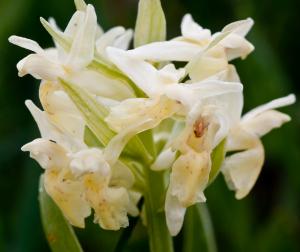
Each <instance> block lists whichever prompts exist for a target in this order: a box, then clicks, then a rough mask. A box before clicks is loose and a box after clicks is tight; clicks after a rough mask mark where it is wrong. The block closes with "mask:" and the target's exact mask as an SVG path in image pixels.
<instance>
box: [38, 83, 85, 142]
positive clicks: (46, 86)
mask: <svg viewBox="0 0 300 252" xmlns="http://www.w3.org/2000/svg"><path fill="white" fill-rule="evenodd" d="M39 93H40V101H41V103H42V105H43V108H44V110H45V111H46V112H47V117H48V119H49V120H50V121H51V122H52V123H53V124H55V125H56V126H57V127H58V128H59V129H60V130H61V131H62V132H67V133H68V134H69V135H71V136H72V137H73V138H76V139H79V140H82V139H83V137H84V127H85V122H84V119H83V118H82V116H81V114H80V112H79V111H78V109H77V108H76V106H75V105H74V103H73V102H72V101H71V99H70V98H69V97H68V95H67V94H66V93H65V92H64V91H63V90H61V87H60V86H59V85H58V84H57V83H53V82H43V83H42V84H41V85H40V90H39Z"/></svg>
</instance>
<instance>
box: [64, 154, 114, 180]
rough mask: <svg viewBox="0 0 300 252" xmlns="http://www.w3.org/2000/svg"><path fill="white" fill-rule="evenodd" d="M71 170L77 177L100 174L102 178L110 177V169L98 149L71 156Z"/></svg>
mask: <svg viewBox="0 0 300 252" xmlns="http://www.w3.org/2000/svg"><path fill="white" fill-rule="evenodd" d="M69 157H70V159H71V163H70V169H71V170H72V172H73V173H74V175H76V176H81V175H83V174H86V173H96V172H99V173H100V174H101V176H104V177H107V176H110V167H109V165H108V164H107V163H106V161H105V160H104V158H103V153H102V151H101V150H99V149H97V148H89V149H86V150H81V151H79V152H76V153H73V154H69Z"/></svg>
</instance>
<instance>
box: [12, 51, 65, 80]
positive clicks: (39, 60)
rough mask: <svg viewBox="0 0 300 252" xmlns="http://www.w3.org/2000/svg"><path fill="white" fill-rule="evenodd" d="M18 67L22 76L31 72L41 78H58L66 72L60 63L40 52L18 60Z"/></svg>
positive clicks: (35, 76)
mask: <svg viewBox="0 0 300 252" xmlns="http://www.w3.org/2000/svg"><path fill="white" fill-rule="evenodd" d="M17 69H18V71H19V76H20V77H23V76H25V75H26V74H30V75H32V76H33V77H34V78H36V79H39V80H40V79H43V80H56V79H57V77H58V76H63V74H64V69H63V68H62V67H61V65H60V64H58V63H57V62H55V61H52V60H50V59H49V58H47V57H46V56H45V55H40V54H30V55H28V56H27V57H25V58H24V59H22V60H21V61H19V62H18V64H17Z"/></svg>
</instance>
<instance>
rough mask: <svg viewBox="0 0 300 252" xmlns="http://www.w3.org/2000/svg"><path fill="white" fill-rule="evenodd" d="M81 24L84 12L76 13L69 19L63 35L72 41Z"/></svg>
mask: <svg viewBox="0 0 300 252" xmlns="http://www.w3.org/2000/svg"><path fill="white" fill-rule="evenodd" d="M82 22H84V12H83V11H76V12H75V13H74V14H73V16H72V18H71V19H70V21H69V23H68V25H67V27H66V29H65V31H64V34H65V35H67V36H68V37H69V38H70V39H71V40H73V39H74V37H75V35H76V32H77V31H78V29H79V27H80V24H81V23H82Z"/></svg>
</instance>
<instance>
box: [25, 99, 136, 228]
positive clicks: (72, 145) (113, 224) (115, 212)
mask: <svg viewBox="0 0 300 252" xmlns="http://www.w3.org/2000/svg"><path fill="white" fill-rule="evenodd" d="M55 95H57V94H56V93H52V96H54V97H51V98H52V99H49V100H48V101H52V102H53V101H56V99H55V98H60V99H61V98H62V97H63V98H66V97H64V95H63V96H62V97H59V94H58V97H55ZM63 101H64V99H61V100H60V102H62V103H63ZM26 105H27V107H28V108H29V110H30V112H31V113H32V115H33V117H34V119H35V120H36V122H37V124H38V127H39V129H40V132H41V137H42V138H40V139H36V140H34V141H32V142H31V143H28V144H26V145H24V146H23V147H22V150H23V151H29V152H30V156H31V157H32V158H34V159H35V160H36V161H37V162H38V163H39V164H40V166H41V167H43V168H44V169H45V174H44V184H45V189H46V191H47V192H48V194H49V195H50V196H51V197H52V198H53V200H54V201H55V202H56V204H57V205H58V206H59V207H60V209H61V210H62V212H63V213H64V215H65V216H66V218H67V219H68V220H69V221H70V223H71V224H72V225H74V226H78V227H84V219H85V218H86V217H87V216H89V215H90V214H91V208H93V209H94V210H95V222H97V223H99V224H100V225H101V227H102V228H104V229H110V230H117V229H119V228H120V227H126V226H127V225H128V217H127V213H128V212H131V213H133V214H136V213H137V211H138V210H137V209H136V206H135V205H134V204H135V203H136V202H132V199H131V198H130V196H129V191H128V189H130V188H131V187H132V185H133V183H134V179H133V175H132V174H131V173H130V171H128V170H127V169H126V168H125V167H121V168H120V164H116V165H117V167H118V168H111V166H110V165H109V164H108V162H107V161H106V160H105V158H104V154H103V152H102V150H100V149H97V148H88V147H87V146H86V145H85V143H84V142H83V135H80V134H78V135H76V134H74V132H72V130H70V129H69V130H65V128H66V127H67V126H68V123H66V124H64V122H63V120H59V121H58V122H57V123H56V124H54V123H53V122H52V120H51V121H50V120H49V117H48V116H49V115H48V113H46V112H45V111H41V110H39V109H38V108H37V107H36V106H35V105H34V104H33V103H32V102H31V101H27V102H26ZM55 106H58V107H59V104H55V103H54V104H51V105H50V109H55ZM59 112H62V113H64V116H65V117H67V115H68V112H67V111H63V110H62V111H60V110H59ZM70 113H71V114H72V113H73V114H74V111H72V110H71V111H70ZM57 126H58V127H57ZM73 127H74V126H73Z"/></svg>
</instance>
